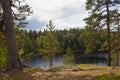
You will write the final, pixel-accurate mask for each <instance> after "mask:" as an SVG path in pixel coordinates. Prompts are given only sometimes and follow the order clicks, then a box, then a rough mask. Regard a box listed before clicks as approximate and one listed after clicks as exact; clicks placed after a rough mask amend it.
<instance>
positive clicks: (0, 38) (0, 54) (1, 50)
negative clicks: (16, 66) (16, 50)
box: [0, 32, 7, 69]
mask: <svg viewBox="0 0 120 80" xmlns="http://www.w3.org/2000/svg"><path fill="white" fill-rule="evenodd" d="M6 64H7V47H6V43H5V38H4V34H3V33H1V32H0V69H1V68H5V67H6Z"/></svg>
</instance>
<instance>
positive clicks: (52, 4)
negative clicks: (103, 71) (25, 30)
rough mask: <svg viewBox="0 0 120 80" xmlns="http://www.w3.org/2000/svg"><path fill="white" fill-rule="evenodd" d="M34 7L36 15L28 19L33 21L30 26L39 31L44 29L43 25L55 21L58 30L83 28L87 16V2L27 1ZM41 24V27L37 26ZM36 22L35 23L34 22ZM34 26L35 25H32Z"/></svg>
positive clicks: (71, 0) (58, 0)
mask: <svg viewBox="0 0 120 80" xmlns="http://www.w3.org/2000/svg"><path fill="white" fill-rule="evenodd" d="M26 2H27V3H28V4H29V5H30V6H31V7H32V9H33V11H34V13H33V15H32V16H31V17H29V18H28V19H29V20H31V21H30V22H31V23H30V25H29V26H36V27H32V28H36V29H39V28H41V27H42V29H43V27H44V25H42V24H43V23H47V22H48V21H49V20H50V19H52V20H53V22H54V24H55V25H56V28H57V29H64V28H76V27H79V28H83V26H85V23H84V21H83V19H84V18H85V17H86V16H87V14H88V13H87V12H86V11H85V2H86V0H26ZM35 19H36V21H37V23H38V22H39V25H40V24H41V27H39V26H38V24H36V22H35ZM33 20H34V22H32V21H33ZM41 22H42V23H41ZM31 24H34V25H31Z"/></svg>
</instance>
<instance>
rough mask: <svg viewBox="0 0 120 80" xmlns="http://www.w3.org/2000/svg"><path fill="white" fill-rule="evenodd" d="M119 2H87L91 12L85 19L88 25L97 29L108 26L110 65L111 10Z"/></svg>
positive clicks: (110, 0)
mask: <svg viewBox="0 0 120 80" xmlns="http://www.w3.org/2000/svg"><path fill="white" fill-rule="evenodd" d="M119 3H120V0H104V1H103V0H87V2H86V10H89V11H90V14H91V15H90V16H89V17H88V18H86V19H85V21H86V23H87V25H88V26H92V27H94V28H95V29H103V28H104V27H105V26H107V42H108V66H111V41H110V11H111V10H112V9H111V8H113V6H115V5H117V4H119Z"/></svg>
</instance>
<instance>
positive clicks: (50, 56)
mask: <svg viewBox="0 0 120 80" xmlns="http://www.w3.org/2000/svg"><path fill="white" fill-rule="evenodd" d="M52 57H53V56H52V48H51V53H50V68H52V65H53V63H52Z"/></svg>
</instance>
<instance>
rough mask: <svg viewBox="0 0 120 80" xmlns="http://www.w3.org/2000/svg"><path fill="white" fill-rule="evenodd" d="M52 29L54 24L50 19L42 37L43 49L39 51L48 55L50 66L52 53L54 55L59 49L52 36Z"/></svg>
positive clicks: (53, 29) (51, 64)
mask: <svg viewBox="0 0 120 80" xmlns="http://www.w3.org/2000/svg"><path fill="white" fill-rule="evenodd" d="M54 31H55V26H54V25H53V22H52V20H50V21H49V24H48V25H47V30H46V35H45V36H44V37H43V49H42V50H41V52H42V53H44V54H45V56H46V57H48V59H49V61H50V68H52V66H53V61H52V59H53V55H55V53H57V52H58V50H59V43H58V41H57V39H56V37H55V36H54Z"/></svg>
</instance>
